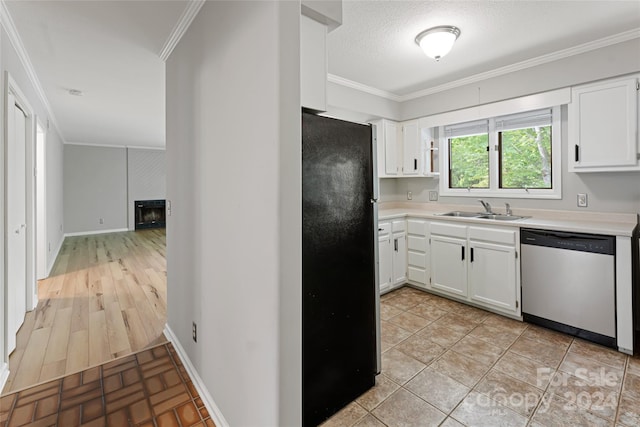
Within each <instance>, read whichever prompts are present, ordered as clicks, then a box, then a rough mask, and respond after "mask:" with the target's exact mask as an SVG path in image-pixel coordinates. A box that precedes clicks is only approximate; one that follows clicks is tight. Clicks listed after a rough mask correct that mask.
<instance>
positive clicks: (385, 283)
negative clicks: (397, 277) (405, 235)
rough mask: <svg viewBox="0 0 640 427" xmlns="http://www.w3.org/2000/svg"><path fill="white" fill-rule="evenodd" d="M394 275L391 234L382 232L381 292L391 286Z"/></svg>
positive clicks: (380, 243)
mask: <svg viewBox="0 0 640 427" xmlns="http://www.w3.org/2000/svg"><path fill="white" fill-rule="evenodd" d="M392 276H393V250H392V245H391V235H390V234H382V235H380V236H379V237H378V278H379V280H380V293H382V292H386V291H388V290H389V289H390V288H391V280H392Z"/></svg>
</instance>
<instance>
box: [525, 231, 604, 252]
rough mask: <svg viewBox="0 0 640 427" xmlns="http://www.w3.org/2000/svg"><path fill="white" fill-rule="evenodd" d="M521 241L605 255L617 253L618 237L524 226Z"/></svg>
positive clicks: (528, 243) (527, 243) (526, 243)
mask: <svg viewBox="0 0 640 427" xmlns="http://www.w3.org/2000/svg"><path fill="white" fill-rule="evenodd" d="M520 241H521V243H522V244H523V245H534V246H545V247H548V248H559V249H568V250H572V251H580V252H591V253H596V254H603V255H615V253H616V239H615V237H613V236H602V235H597V234H584V233H567V232H563V231H549V230H533V229H526V228H523V229H521V230H520Z"/></svg>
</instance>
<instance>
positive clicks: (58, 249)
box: [47, 236, 65, 277]
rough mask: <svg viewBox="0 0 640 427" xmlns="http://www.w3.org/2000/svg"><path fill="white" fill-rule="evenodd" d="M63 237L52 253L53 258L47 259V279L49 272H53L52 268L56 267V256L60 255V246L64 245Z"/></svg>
mask: <svg viewBox="0 0 640 427" xmlns="http://www.w3.org/2000/svg"><path fill="white" fill-rule="evenodd" d="M64 237H65V236H62V239H60V241H59V242H58V245H57V246H56V249H55V250H54V251H53V256H52V257H50V258H49V265H48V266H47V277H49V276H51V272H52V271H53V266H54V265H56V261H57V260H58V255H60V249H62V245H63V243H64Z"/></svg>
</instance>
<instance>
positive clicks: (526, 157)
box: [499, 126, 551, 188]
mask: <svg viewBox="0 0 640 427" xmlns="http://www.w3.org/2000/svg"><path fill="white" fill-rule="evenodd" d="M499 139H500V188H551V126H540V127H538V126H536V127H530V128H525V129H515V130H509V131H503V132H500V135H499Z"/></svg>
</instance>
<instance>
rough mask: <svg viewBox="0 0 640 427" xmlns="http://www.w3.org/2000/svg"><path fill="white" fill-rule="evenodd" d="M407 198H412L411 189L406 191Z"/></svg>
mask: <svg viewBox="0 0 640 427" xmlns="http://www.w3.org/2000/svg"><path fill="white" fill-rule="evenodd" d="M407 200H413V193H412V192H411V191H407Z"/></svg>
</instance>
